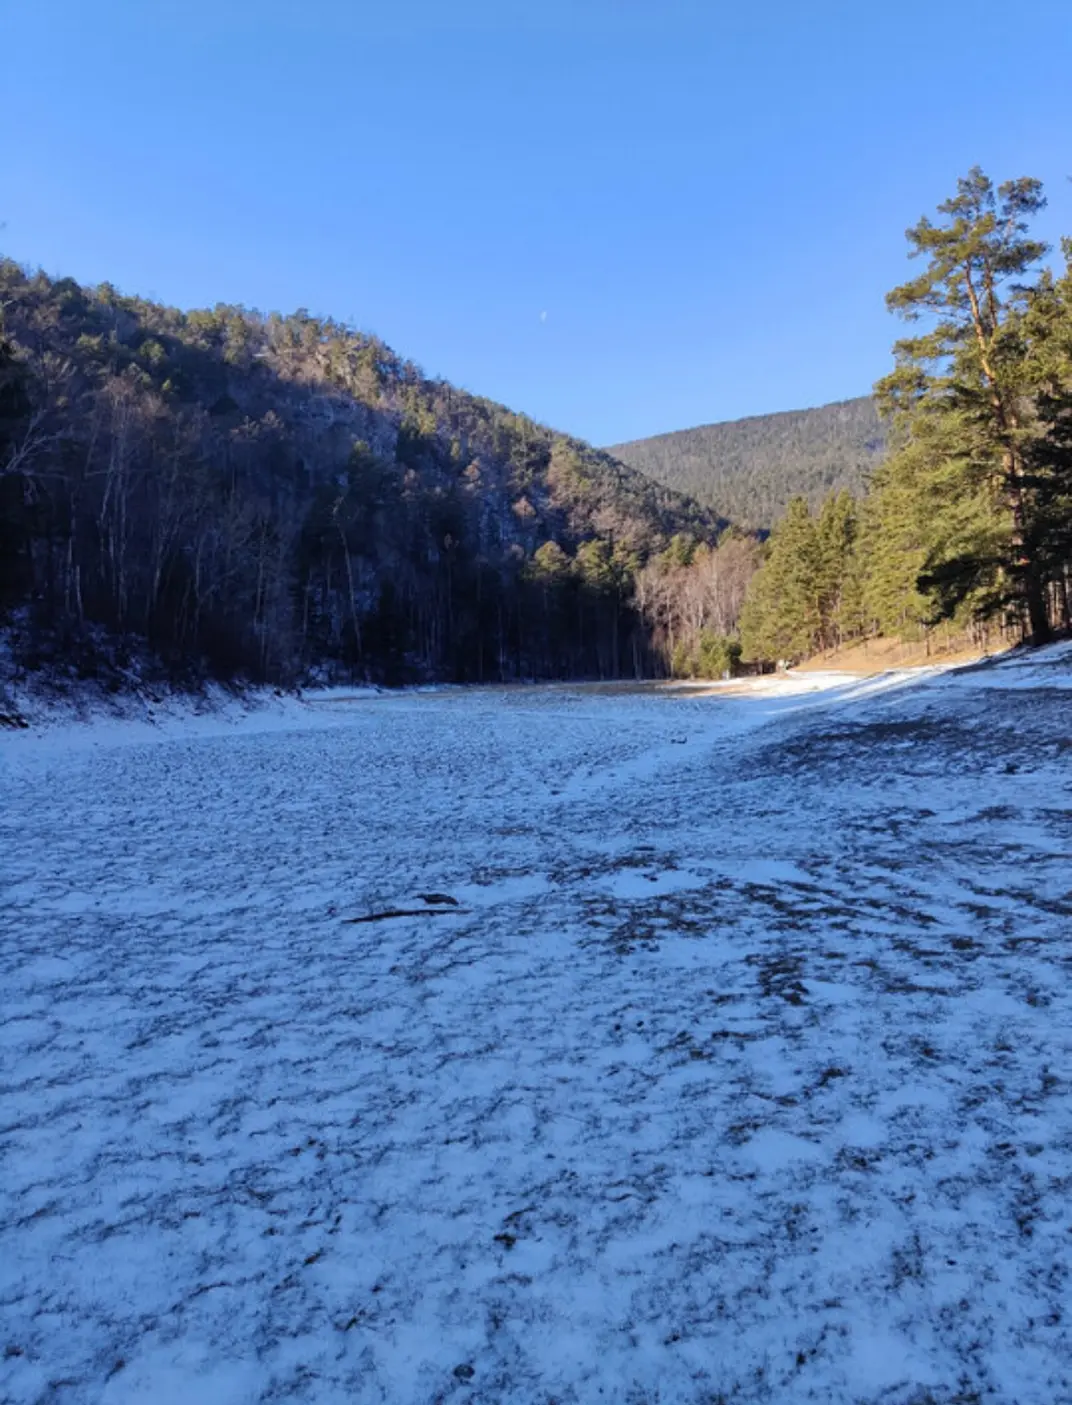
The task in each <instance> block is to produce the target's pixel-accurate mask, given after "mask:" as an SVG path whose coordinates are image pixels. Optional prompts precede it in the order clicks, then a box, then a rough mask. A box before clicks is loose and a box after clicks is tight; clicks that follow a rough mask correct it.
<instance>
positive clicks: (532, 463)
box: [0, 260, 725, 681]
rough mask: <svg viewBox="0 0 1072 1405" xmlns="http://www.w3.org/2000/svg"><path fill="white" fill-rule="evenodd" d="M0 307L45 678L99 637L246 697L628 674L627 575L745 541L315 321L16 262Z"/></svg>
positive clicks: (12, 554) (625, 472) (1, 603)
mask: <svg viewBox="0 0 1072 1405" xmlns="http://www.w3.org/2000/svg"><path fill="white" fill-rule="evenodd" d="M0 307H2V309H3V326H2V328H0V332H2V335H0V462H3V463H4V464H5V465H6V466H7V467H6V470H5V472H4V475H3V477H2V478H0V617H8V616H10V617H17V619H18V620H19V626H20V627H19V641H20V642H19V647H20V655H19V664H20V666H21V667H23V668H25V669H29V670H31V671H32V670H33V669H34V668H36V667H38V666H39V665H40V664H41V663H42V657H41V656H42V647H43V646H42V641H45V640H48V641H53V646H54V647H57V648H58V649H59V651H60V657H61V658H62V659H63V660H64V661H68V662H69V661H71V660H73V659H74V658H75V656H76V654H77V653H78V652H79V651H80V650H81V649H82V647H83V645H84V644H85V643H86V641H87V640H88V641H94V640H96V639H98V638H99V636H100V633H101V632H102V631H103V633H104V634H105V635H106V636H107V638H108V639H110V640H112V641H115V640H121V639H122V640H125V639H137V640H147V641H148V642H149V644H150V646H151V647H152V648H153V649H154V650H155V651H156V653H157V655H158V656H159V657H161V658H164V659H166V660H167V661H168V664H169V666H170V667H173V668H175V669H179V670H193V671H194V672H196V673H202V672H205V671H208V672H209V673H211V674H213V675H215V676H219V677H224V678H230V677H236V676H249V677H254V678H265V679H271V680H282V681H286V680H293V679H301V678H308V677H310V676H312V677H322V676H325V675H326V676H335V675H339V676H344V677H361V678H369V679H376V680H384V679H387V680H391V681H396V680H397V681H401V680H404V679H407V678H428V677H431V678H444V679H453V680H457V681H466V680H474V681H485V680H489V679H502V678H512V677H548V676H550V677H554V676H559V677H561V676H585V675H593V676H616V675H618V674H619V673H620V672H622V671H623V670H624V671H626V672H629V673H632V672H635V671H638V670H643V669H644V667H645V666H646V657H647V656H646V650H647V644H646V634H645V631H644V628H643V626H642V623H641V622H640V620H639V619H638V617H637V615H636V613H635V611H634V610H633V609H632V606H631V604H630V582H631V579H632V574H633V573H634V572H635V570H636V569H638V568H639V566H641V565H642V564H643V562H644V561H645V560H646V558H647V557H648V556H649V555H650V554H651V553H652V552H657V551H659V550H660V549H661V548H662V547H663V546H665V544H666V543H667V541H668V540H669V539H670V538H671V537H672V536H673V535H675V534H676V533H678V532H688V533H691V534H692V535H694V536H697V537H699V538H701V539H704V540H713V539H714V538H715V537H716V536H717V535H718V532H719V529H720V527H721V526H723V525H725V524H723V523H720V522H719V521H718V520H717V519H716V517H715V514H714V513H712V512H711V511H710V510H709V509H706V508H703V507H700V506H699V505H698V504H696V503H695V502H691V501H688V500H686V499H685V498H683V497H682V496H681V495H680V494H677V493H675V492H672V491H670V490H668V489H666V488H665V487H664V486H662V485H661V484H657V483H654V482H653V481H651V480H650V479H649V478H647V477H644V476H643V475H642V474H640V473H637V472H636V471H634V470H632V469H630V468H628V467H627V466H626V465H624V464H622V463H619V462H618V461H616V460H615V459H613V458H611V456H610V455H608V454H606V453H603V452H600V451H598V450H595V449H593V448H591V447H590V446H589V445H587V444H584V443H582V442H580V441H579V440H576V439H572V438H570V437H568V436H566V435H561V434H557V433H555V432H553V431H552V430H550V429H548V428H547V427H546V426H544V425H540V424H537V423H535V422H534V421H532V420H531V419H529V418H528V417H527V416H525V415H520V414H515V413H514V412H512V411H511V410H508V409H507V408H505V407H504V406H502V405H498V404H495V403H493V402H492V401H489V400H486V399H483V398H480V397H478V396H474V395H471V394H469V393H467V392H465V391H463V390H459V389H458V388H456V387H454V386H452V385H449V384H448V383H447V382H445V381H442V380H438V379H431V378H429V377H427V376H425V375H424V374H423V373H422V372H421V371H420V369H419V368H418V367H417V366H415V365H414V364H413V363H412V362H410V361H406V360H403V359H402V358H401V357H399V356H398V355H396V354H395V353H394V352H393V351H392V350H391V349H390V348H389V347H388V346H386V345H385V344H384V343H383V342H381V341H379V340H378V339H377V338H375V337H370V336H367V335H364V334H363V333H361V332H358V331H356V330H354V329H353V328H351V327H348V326H345V325H342V324H339V323H336V322H333V321H331V320H326V319H322V318H316V317H312V316H310V315H309V314H308V313H307V312H304V311H299V312H297V313H295V314H293V315H291V316H288V317H281V316H278V315H275V314H271V315H269V316H264V315H262V314H261V313H259V312H255V311H250V310H248V309H246V308H242V307H228V306H224V305H218V306H217V307H215V308H213V309H211V310H200V311H191V312H184V311H180V310H178V309H175V308H169V307H163V306H160V305H159V304H157V303H154V302H152V301H149V300H146V299H143V298H136V297H125V296H121V295H120V294H119V293H117V292H116V290H115V289H114V288H112V287H110V286H108V285H107V284H104V285H101V286H100V287H99V288H83V287H80V286H79V285H78V284H77V283H75V282H74V281H73V280H71V279H60V280H53V279H50V278H48V277H46V276H45V275H44V274H36V275H34V274H29V273H27V272H26V271H25V270H24V269H22V268H20V267H19V266H18V265H17V264H14V263H12V262H10V261H3V260H0ZM5 377H6V378H7V380H5ZM7 381H10V382H11V385H10V387H9V390H10V393H8V394H7V397H6V399H4V398H3V392H4V386H5V384H6V383H7ZM5 441H6V444H5ZM94 648H95V646H94ZM97 653H99V650H96V652H95V653H94V656H93V657H90V658H86V659H85V660H83V661H82V662H80V664H79V666H80V667H84V668H85V669H90V670H95V669H96V668H97V665H98V659H97V656H96V655H97Z"/></svg>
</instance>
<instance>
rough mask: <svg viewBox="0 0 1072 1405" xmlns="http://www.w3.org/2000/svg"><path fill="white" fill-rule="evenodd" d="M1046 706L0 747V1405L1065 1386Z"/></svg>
mask: <svg viewBox="0 0 1072 1405" xmlns="http://www.w3.org/2000/svg"><path fill="white" fill-rule="evenodd" d="M1070 683H1072V657H1070V650H1069V648H1068V647H1067V646H1065V647H1063V648H1058V649H1056V650H1052V651H1050V652H1049V653H1047V654H1045V655H1040V656H1035V657H1034V658H1030V659H1014V660H1012V661H1010V662H1009V663H1007V664H1004V665H1001V666H999V667H991V668H989V669H983V670H969V671H966V672H957V673H945V674H943V673H940V672H938V671H935V672H932V673H930V674H928V675H924V676H922V677H920V676H913V677H908V676H907V675H891V676H887V677H885V678H881V679H877V680H872V681H870V682H867V683H856V682H853V681H851V680H846V679H844V678H827V679H825V680H823V681H822V684H821V686H820V687H819V688H818V689H816V688H814V687H812V684H811V683H810V682H809V685H808V687H809V689H810V691H804V692H797V693H794V692H793V689H792V688H791V687H790V686H789V685H787V684H784V683H780V684H776V685H775V686H774V688H773V689H770V688H767V689H766V690H764V689H763V688H760V689H758V690H756V692H755V694H754V695H753V696H741V695H728V696H708V697H696V696H691V695H689V694H688V693H684V694H676V695H672V694H668V693H665V692H661V693H659V692H652V691H647V692H639V693H635V694H632V693H629V692H628V691H625V692H621V693H613V692H608V691H594V692H591V691H586V690H583V689H568V688H557V689H535V688H534V689H525V688H521V689H516V690H498V691H495V690H492V691H486V692H476V691H473V692H467V691H464V690H459V691H447V692H443V693H439V694H429V695H413V694H410V695H403V696H400V697H371V698H369V697H358V698H355V699H353V700H352V701H351V702H348V703H345V702H342V701H340V700H339V699H338V698H337V697H336V698H334V699H320V700H318V701H316V702H314V703H312V704H304V705H303V704H300V703H297V702H293V701H288V700H279V701H277V702H276V703H274V704H273V706H271V707H269V708H262V709H260V710H253V711H245V710H243V709H242V708H241V707H240V706H239V705H237V704H236V705H235V706H234V707H232V708H231V709H230V710H226V711H225V712H223V713H219V714H216V715H210V716H208V717H205V718H201V719H183V718H177V717H174V716H172V717H170V718H169V719H165V725H159V719H157V722H156V724H154V723H153V722H151V721H148V720H145V721H142V722H139V723H136V724H109V725H106V726H105V725H99V726H89V727H85V726H83V727H81V728H72V727H59V728H55V727H54V728H52V729H51V730H50V731H47V732H45V733H44V734H34V733H20V734H8V735H4V736H3V737H0V768H2V773H3V785H4V804H3V807H2V811H0V846H2V848H0V852H2V854H3V862H2V867H0V880H2V882H3V885H4V889H5V891H4V892H3V895H2V896H3V908H2V913H0V923H2V941H0V979H2V982H3V987H2V988H3V1023H2V1025H0V1085H2V1087H0V1158H2V1159H0V1400H3V1401H4V1402H12V1403H13V1405H29V1402H62V1403H63V1405H67V1403H68V1402H71V1403H72V1405H74V1403H77V1405H96V1403H97V1402H102V1403H103V1402H107V1405H121V1402H122V1403H124V1405H150V1403H151V1405H245V1403H246V1402H255V1401H310V1402H317V1405H334V1402H340V1405H341V1402H344V1401H345V1402H347V1403H348V1405H355V1403H357V1405H363V1402H388V1403H389V1405H409V1402H414V1405H416V1402H420V1403H421V1405H425V1402H429V1405H430V1402H432V1401H474V1402H476V1401H480V1402H500V1401H507V1402H522V1403H523V1405H528V1403H529V1402H532V1405H536V1402H540V1405H549V1402H551V1401H556V1402H558V1403H559V1405H566V1402H577V1403H578V1405H586V1402H590V1401H606V1402H633V1405H639V1403H640V1402H656V1401H658V1402H662V1403H663V1405H667V1402H678V1401H680V1402H689V1405H691V1403H692V1402H700V1401H704V1402H714V1401H726V1402H753V1401H757V1402H758V1401H765V1402H778V1405H783V1402H784V1403H785V1405H792V1402H799V1401H824V1402H869V1403H870V1402H880V1401H881V1402H883V1405H890V1402H897V1403H898V1405H907V1402H916V1403H917V1405H922V1402H947V1403H948V1405H951V1403H952V1402H954V1401H957V1402H971V1401H979V1402H981V1401H988V1402H990V1401H993V1402H1003V1405H1007V1402H1018V1405H1035V1403H1036V1402H1037V1405H1055V1402H1059V1401H1063V1400H1072V1321H1070V1320H1069V1313H1070V1311H1072V1307H1070V1305H1072V1282H1070V1277H1069V1266H1070V1255H1072V1082H1070V1079H1072V894H1070V892H1069V889H1070V887H1072V734H1070V729H1069V716H1070V713H1072V707H1070V703H1072V698H1070V696H1069V692H1068V691H1067V690H1068V687H1069V684H1070ZM802 686H803V685H802ZM445 898H450V899H453V904H451V903H447V902H445V901H444V899H445ZM387 911H401V912H404V913H405V912H412V913H416V914H417V915H415V916H399V917H387V918H381V919H379V920H374V921H369V922H359V923H350V922H348V921H347V920H346V919H349V918H354V917H376V916H377V915H378V914H382V913H384V912H387ZM433 914H434V915H433Z"/></svg>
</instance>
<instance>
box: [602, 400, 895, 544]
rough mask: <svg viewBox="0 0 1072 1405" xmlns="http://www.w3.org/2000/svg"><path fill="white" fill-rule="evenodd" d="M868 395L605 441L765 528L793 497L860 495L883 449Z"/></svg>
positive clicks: (731, 514)
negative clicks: (611, 441)
mask: <svg viewBox="0 0 1072 1405" xmlns="http://www.w3.org/2000/svg"><path fill="white" fill-rule="evenodd" d="M884 447H885V445H884V439H883V433H882V426H881V423H880V421H879V416H878V410H877V408H876V406H875V402H874V400H873V398H872V397H871V396H870V395H860V396H854V397H851V398H849V399H846V400H835V401H831V402H830V403H829V404H826V405H816V406H812V407H809V408H806V409H798V410H775V411H772V412H771V413H770V414H765V415H745V416H742V417H741V418H739V419H733V420H719V421H713V422H711V423H710V424H702V425H695V426H693V427H692V428H689V429H679V430H669V431H667V432H665V433H662V434H655V435H649V436H647V437H646V438H644V439H634V440H627V441H623V442H621V443H618V444H611V445H608V446H607V452H608V453H609V454H612V455H613V456H614V457H616V458H619V459H621V460H622V462H623V463H627V464H629V466H630V467H632V468H635V469H637V470H638V471H639V472H641V473H644V474H646V475H647V476H648V477H650V478H653V479H655V481H656V482H659V483H662V484H664V485H665V486H667V487H671V488H674V489H675V490H676V491H678V492H683V493H686V494H688V495H689V496H690V497H693V498H695V499H696V501H697V502H701V503H703V504H704V505H705V506H707V507H710V508H712V509H714V510H715V511H717V512H718V513H719V514H720V515H722V516H725V517H727V518H729V519H730V521H732V522H734V523H735V524H737V525H738V526H741V527H750V528H754V529H769V528H770V527H771V525H772V524H773V522H774V521H775V520H776V518H777V517H778V516H779V515H780V514H781V512H782V511H783V510H784V508H785V505H786V503H787V502H788V501H789V499H790V498H791V497H794V496H798V495H799V496H802V497H804V498H806V499H807V500H808V503H809V505H810V506H811V507H812V508H813V509H814V508H817V507H818V506H819V504H820V503H821V501H822V499H823V498H824V497H826V496H827V495H828V494H829V493H830V492H836V491H838V490H840V489H842V488H847V489H848V490H849V491H850V492H854V493H858V492H860V491H862V490H863V488H864V487H865V486H866V482H867V478H868V475H869V473H870V472H871V471H872V470H873V469H874V467H875V466H876V464H877V463H878V462H879V461H880V459H881V457H882V453H883V450H884Z"/></svg>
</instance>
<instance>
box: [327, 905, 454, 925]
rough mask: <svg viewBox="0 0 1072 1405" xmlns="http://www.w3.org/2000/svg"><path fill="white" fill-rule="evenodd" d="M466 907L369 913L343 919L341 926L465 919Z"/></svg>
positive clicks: (394, 909)
mask: <svg viewBox="0 0 1072 1405" xmlns="http://www.w3.org/2000/svg"><path fill="white" fill-rule="evenodd" d="M469 911H470V909H469V908H467V907H414V908H408V907H396V908H391V909H390V910H389V911H387V912H369V913H367V914H366V915H365V916H364V917H344V918H343V919H342V920H343V925H344V926H347V927H356V926H357V924H358V923H359V922H386V921H387V920H388V918H391V917H467V916H468V915H469Z"/></svg>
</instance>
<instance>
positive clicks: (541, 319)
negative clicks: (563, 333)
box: [540, 312, 547, 322]
mask: <svg viewBox="0 0 1072 1405" xmlns="http://www.w3.org/2000/svg"><path fill="white" fill-rule="evenodd" d="M540 321H541V322H546V321H547V313H546V312H541V313H540Z"/></svg>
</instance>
